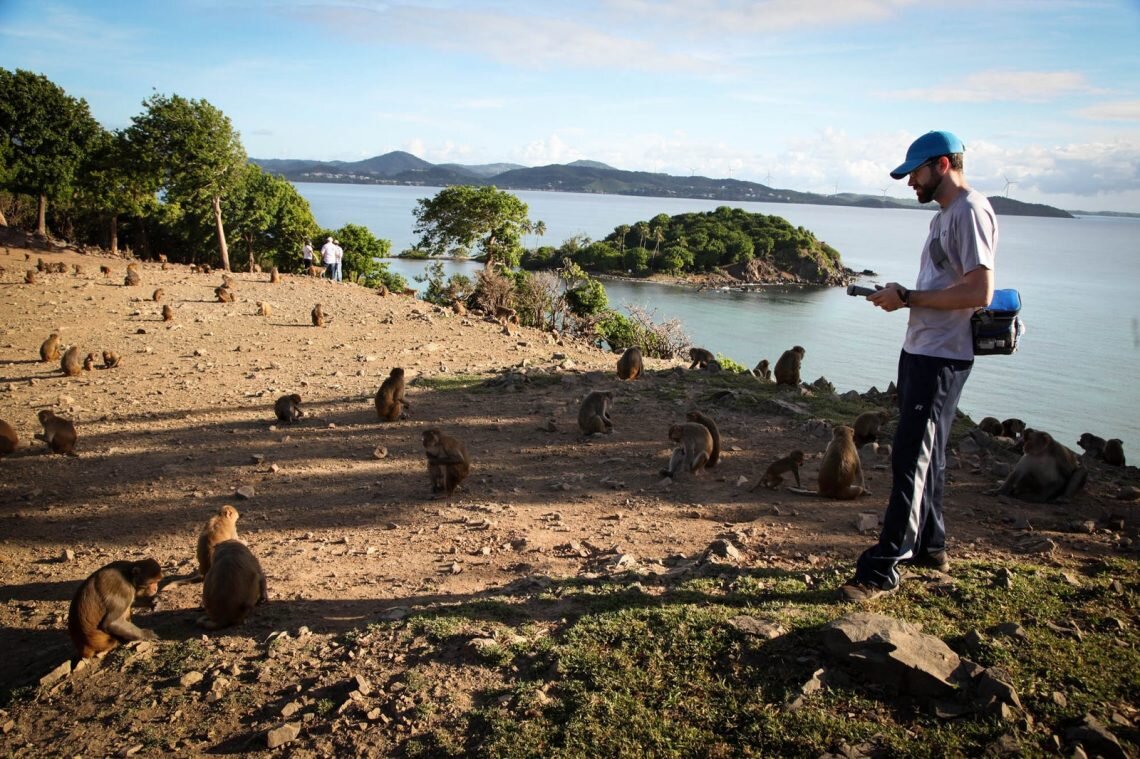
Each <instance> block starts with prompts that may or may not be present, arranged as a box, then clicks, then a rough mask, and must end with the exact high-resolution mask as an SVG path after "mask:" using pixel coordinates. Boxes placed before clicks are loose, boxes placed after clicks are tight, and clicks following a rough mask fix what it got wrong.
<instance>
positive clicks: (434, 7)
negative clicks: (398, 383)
mask: <svg viewBox="0 0 1140 759" xmlns="http://www.w3.org/2000/svg"><path fill="white" fill-rule="evenodd" d="M0 67H4V68H8V69H16V68H23V69H28V70H31V71H35V72H37V73H42V74H44V75H45V76H47V77H48V78H49V79H51V80H52V81H54V82H56V83H57V84H59V85H60V86H61V87H63V88H64V89H65V90H67V91H68V93H69V94H72V95H74V96H77V97H83V98H85V99H86V100H87V102H88V103H89V104H90V106H91V110H92V113H93V114H94V115H95V117H96V118H97V119H99V121H100V122H102V123H103V125H104V126H106V127H107V128H110V129H117V128H122V127H124V126H127V125H128V124H129V123H130V119H131V117H132V116H134V115H136V114H138V113H139V112H140V111H141V108H142V106H141V103H142V101H143V99H144V98H146V97H148V96H149V95H150V94H151V93H152V92H154V91H157V92H161V93H164V94H178V95H183V96H185V97H191V98H204V99H206V100H208V101H209V102H211V103H212V104H214V105H215V106H217V107H219V108H221V109H222V110H223V111H224V112H225V113H226V114H227V115H228V116H229V117H230V118H231V119H232V120H233V123H234V125H235V127H236V128H237V129H238V130H239V131H240V132H241V136H242V141H243V143H244V145H245V147H246V150H247V151H248V152H249V154H250V155H251V156H254V157H258V158H315V159H325V160H331V159H340V160H357V159H361V158H367V157H370V156H374V155H379V154H382V153H386V152H388V151H391V150H406V151H408V152H410V153H413V154H415V155H417V156H420V157H421V158H424V159H426V160H428V161H431V162H433V163H443V162H458V163H468V164H478V163H493V162H500V161H509V162H514V163H519V164H523V165H527V166H537V165H542V164H547V163H567V162H570V161H573V160H576V159H582V158H585V159H592V160H598V161H604V162H605V163H608V164H610V165H612V166H614V167H617V168H621V169H630V170H644V171H663V172H667V173H670V174H679V175H684V174H689V173H697V174H703V175H705V176H714V177H726V176H731V177H733V178H736V179H749V180H754V181H758V182H763V183H766V184H771V185H773V186H775V187H786V188H790V189H795V190H806V191H812V192H822V193H831V192H835V191H839V192H865V193H874V194H880V193H883V192H884V191H885V192H886V193H887V194H888V195H890V196H895V197H913V195H912V193H911V192H910V191H909V190H908V188H907V187H906V185H905V183H904V182H896V181H893V180H891V179H889V178H888V177H887V172H888V171H889V170H890V169H892V168H894V166H895V165H897V164H898V163H899V162H901V160H902V158H903V156H904V154H905V152H906V147H907V145H908V144H909V143H910V141H911V140H912V139H914V137H916V136H918V135H919V134H921V133H923V132H925V131H928V130H930V129H949V130H951V131H954V132H955V133H957V134H958V135H959V136H960V137H961V138H962V139H963V141H964V142H965V143H966V145H967V152H966V174H967V179H968V180H969V181H970V182H971V184H973V185H974V186H975V187H977V188H978V189H980V190H982V191H984V192H986V193H987V194H991V195H994V194H1003V193H1005V192H1006V191H1007V190H1008V193H1009V195H1010V196H1011V197H1014V198H1018V199H1020V200H1025V201H1028V202H1041V203H1050V204H1052V205H1057V206H1060V207H1063V208H1069V209H1081V210H1116V211H1133V212H1140V0H1101V1H1096V0H1032V1H1026V2H1022V1H1021V0H986V2H973V1H972V0H958V1H957V2H955V3H938V2H932V1H931V0H926V2H917V1H912V0H661V1H660V2H653V1H650V0H574V1H573V2H563V0H550V1H547V2H536V1H535V0H530V1H529V2H515V1H514V0H499V1H491V0H470V1H468V2H462V1H460V0H418V1H415V0H413V1H409V2H381V1H378V0H375V1H374V0H339V1H338V0H260V1H256V0H255V1H252V2H242V1H241V0H233V1H229V0H227V1H224V2H223V1H222V0H147V1H146V2H139V1H136V0H113V1H112V2H107V1H106V0H90V1H85V0H0ZM1007 182H1009V183H1012V184H1009V185H1008V187H1007Z"/></svg>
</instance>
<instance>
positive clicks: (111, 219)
mask: <svg viewBox="0 0 1140 759" xmlns="http://www.w3.org/2000/svg"><path fill="white" fill-rule="evenodd" d="M76 190H77V192H76V194H77V196H78V199H79V202H80V204H81V205H83V206H84V207H85V208H86V209H88V210H90V211H92V212H94V213H95V214H97V215H99V216H100V217H102V219H103V220H104V221H105V222H106V223H107V225H108V235H109V240H110V248H111V253H113V254H115V255H118V253H119V221H120V217H122V216H132V217H137V218H143V217H145V216H147V215H149V214H150V213H152V212H153V211H154V210H155V209H156V208H157V207H158V198H157V197H156V195H155V193H156V192H157V190H158V177H157V176H155V175H153V174H151V173H149V172H148V171H147V170H146V167H145V166H143V165H142V164H141V163H140V162H139V161H138V160H137V156H136V154H135V150H134V147H133V146H132V145H131V144H130V141H129V140H128V139H127V136H126V134H125V133H124V132H106V131H102V130H101V131H100V134H99V136H98V137H96V139H95V140H94V142H93V144H92V147H91V150H90V151H89V152H88V155H87V160H86V161H84V164H83V167H82V170H81V173H80V175H79V179H78V182H77V186H76Z"/></svg>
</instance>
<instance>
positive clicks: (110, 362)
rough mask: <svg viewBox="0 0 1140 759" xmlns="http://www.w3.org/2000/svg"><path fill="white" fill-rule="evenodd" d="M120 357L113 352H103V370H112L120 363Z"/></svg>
mask: <svg viewBox="0 0 1140 759" xmlns="http://www.w3.org/2000/svg"><path fill="white" fill-rule="evenodd" d="M122 360H123V359H122V357H121V356H120V355H119V354H118V353H115V351H103V368H104V369H114V368H115V367H117V366H119V364H120V363H121V362H122Z"/></svg>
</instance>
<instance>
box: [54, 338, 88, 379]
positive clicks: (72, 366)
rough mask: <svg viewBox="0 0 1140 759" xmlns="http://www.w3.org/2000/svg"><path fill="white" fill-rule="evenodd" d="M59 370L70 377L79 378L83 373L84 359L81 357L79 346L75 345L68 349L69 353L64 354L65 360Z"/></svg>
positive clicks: (61, 362)
mask: <svg viewBox="0 0 1140 759" xmlns="http://www.w3.org/2000/svg"><path fill="white" fill-rule="evenodd" d="M59 368H60V369H62V370H63V373H64V375H66V376H68V377H77V376H79V373H80V372H81V371H83V359H81V358H80V357H79V346H78V345H73V346H71V347H70V348H68V349H67V352H66V353H64V354H63V360H62V361H60V363H59Z"/></svg>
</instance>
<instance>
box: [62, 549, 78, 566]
mask: <svg viewBox="0 0 1140 759" xmlns="http://www.w3.org/2000/svg"><path fill="white" fill-rule="evenodd" d="M59 560H60V561H61V562H63V563H65V564H66V563H67V562H70V561H75V551H72V550H71V549H70V548H65V549H63V553H61V554H60V555H59Z"/></svg>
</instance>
